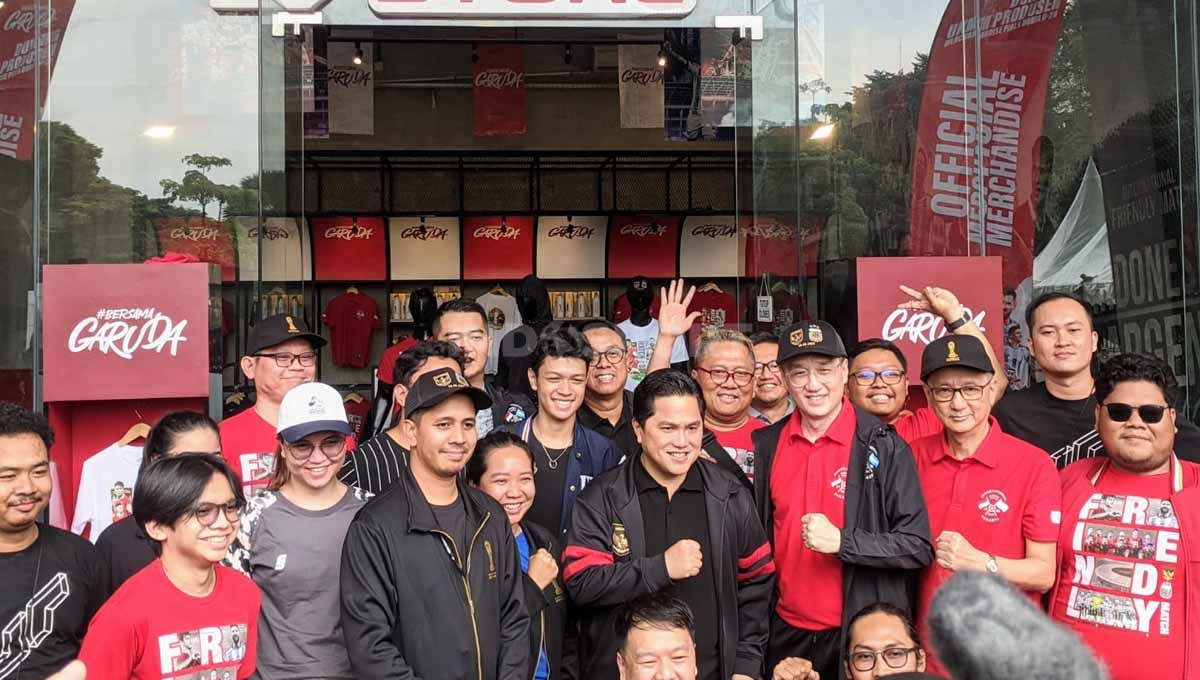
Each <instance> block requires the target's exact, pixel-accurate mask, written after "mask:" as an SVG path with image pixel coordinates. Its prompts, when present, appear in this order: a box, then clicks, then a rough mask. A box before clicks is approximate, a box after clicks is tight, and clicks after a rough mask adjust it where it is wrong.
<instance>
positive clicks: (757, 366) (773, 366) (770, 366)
mask: <svg viewBox="0 0 1200 680" xmlns="http://www.w3.org/2000/svg"><path fill="white" fill-rule="evenodd" d="M763 371H770V372H771V373H778V372H779V362H778V361H768V362H766V363H765V364H764V363H763V362H761V361H756V362H754V372H755V373H762V372H763Z"/></svg>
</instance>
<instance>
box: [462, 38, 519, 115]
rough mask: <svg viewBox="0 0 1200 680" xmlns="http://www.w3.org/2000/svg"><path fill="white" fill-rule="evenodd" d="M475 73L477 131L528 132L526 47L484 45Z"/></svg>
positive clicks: (479, 54) (481, 48) (478, 52)
mask: <svg viewBox="0 0 1200 680" xmlns="http://www.w3.org/2000/svg"><path fill="white" fill-rule="evenodd" d="M475 56H477V57H479V59H478V60H476V61H475V68H474V76H475V81H474V82H475V90H474V107H475V134H476V135H477V136H479V137H511V136H514V135H523V134H525V130H526V125H525V51H524V47H522V46H521V45H480V46H479V47H478V48H476V51H475Z"/></svg>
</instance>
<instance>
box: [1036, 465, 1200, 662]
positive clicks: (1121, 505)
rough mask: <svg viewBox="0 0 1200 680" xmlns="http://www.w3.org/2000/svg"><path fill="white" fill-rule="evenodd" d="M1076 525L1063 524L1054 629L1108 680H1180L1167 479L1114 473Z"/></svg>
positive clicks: (1180, 594) (1103, 477) (1180, 635)
mask: <svg viewBox="0 0 1200 680" xmlns="http://www.w3.org/2000/svg"><path fill="white" fill-rule="evenodd" d="M1095 487H1096V492H1095V493H1094V494H1092V497H1091V498H1090V499H1089V500H1088V501H1087V502H1085V503H1084V504H1083V507H1082V508H1081V509H1080V510H1079V513H1078V516H1077V517H1069V518H1067V521H1065V522H1063V526H1062V528H1061V530H1060V532H1059V538H1058V541H1059V546H1060V551H1061V553H1062V560H1060V562H1059V565H1058V568H1059V573H1058V578H1059V585H1058V588H1057V596H1056V598H1055V600H1054V602H1053V603H1051V606H1050V616H1051V618H1053V619H1054V620H1055V621H1057V622H1059V623H1061V624H1063V625H1065V626H1067V627H1069V628H1071V629H1073V630H1074V631H1075V632H1076V633H1078V634H1079V636H1080V637H1081V638H1083V640H1084V641H1085V642H1087V643H1088V645H1089V646H1090V647H1091V648H1092V651H1093V652H1095V654H1096V656H1097V657H1098V658H1099V659H1100V660H1101V661H1103V662H1104V663H1105V665H1107V666H1108V669H1109V673H1110V675H1111V677H1112V680H1141V679H1142V678H1163V679H1164V680H1165V679H1166V678H1172V679H1173V678H1180V677H1183V670H1184V651H1185V647H1186V645H1184V643H1183V641H1184V637H1185V636H1187V635H1196V634H1197V633H1196V631H1195V625H1196V624H1195V623H1193V624H1192V627H1193V630H1191V631H1185V625H1186V623H1187V621H1186V614H1185V611H1186V609H1187V607H1186V605H1185V603H1184V598H1185V596H1186V595H1187V588H1186V587H1185V579H1186V578H1188V577H1189V576H1193V577H1194V575H1191V574H1187V573H1186V571H1187V570H1186V568H1185V567H1186V561H1185V560H1182V559H1180V554H1181V553H1182V552H1183V551H1182V549H1181V546H1180V543H1181V534H1180V532H1179V519H1178V518H1177V517H1176V515H1175V510H1174V507H1173V505H1172V503H1171V500H1170V498H1171V474H1170V472H1164V473H1162V474H1157V475H1134V474H1129V473H1126V472H1122V471H1121V470H1117V469H1115V468H1114V467H1112V466H1107V467H1106V469H1105V470H1103V471H1102V472H1101V473H1100V478H1099V480H1097V481H1096V483H1095Z"/></svg>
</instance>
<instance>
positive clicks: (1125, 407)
mask: <svg viewBox="0 0 1200 680" xmlns="http://www.w3.org/2000/svg"><path fill="white" fill-rule="evenodd" d="M1169 408H1171V407H1170V406H1159V405H1157V404H1142V405H1141V406H1133V405H1131V404H1122V403H1121V402H1118V401H1114V402H1113V403H1111V404H1105V405H1104V409H1105V410H1106V411H1108V417H1109V419H1110V420H1112V421H1113V422H1114V423H1123V422H1125V421H1127V420H1129V419H1130V418H1132V417H1133V412H1134V411H1137V414H1138V417H1139V418H1141V419H1142V422H1143V423H1146V424H1147V425H1153V424H1155V423H1157V422H1159V421H1160V420H1162V419H1163V414H1164V413H1166V412H1167V409H1169Z"/></svg>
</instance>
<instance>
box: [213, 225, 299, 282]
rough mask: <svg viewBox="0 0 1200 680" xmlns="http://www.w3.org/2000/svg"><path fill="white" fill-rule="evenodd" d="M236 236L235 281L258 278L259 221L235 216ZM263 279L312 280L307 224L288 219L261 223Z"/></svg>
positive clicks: (281, 280) (272, 280) (234, 227)
mask: <svg viewBox="0 0 1200 680" xmlns="http://www.w3.org/2000/svg"><path fill="white" fill-rule="evenodd" d="M231 221H232V222H233V230H234V235H235V236H236V237H237V246H238V247H237V252H238V280H239V281H257V280H258V279H259V270H258V260H259V240H258V237H259V227H258V224H259V221H258V219H257V218H255V217H234V218H233V219H232V220H231ZM262 224H263V227H262V251H261V252H262V280H263V281H271V282H275V281H280V282H284V281H311V280H312V245H311V244H310V242H309V233H308V228H307V226H306V225H302V224H301V221H300V220H297V219H294V218H291V217H268V218H267V219H265V220H263V221H262Z"/></svg>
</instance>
